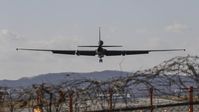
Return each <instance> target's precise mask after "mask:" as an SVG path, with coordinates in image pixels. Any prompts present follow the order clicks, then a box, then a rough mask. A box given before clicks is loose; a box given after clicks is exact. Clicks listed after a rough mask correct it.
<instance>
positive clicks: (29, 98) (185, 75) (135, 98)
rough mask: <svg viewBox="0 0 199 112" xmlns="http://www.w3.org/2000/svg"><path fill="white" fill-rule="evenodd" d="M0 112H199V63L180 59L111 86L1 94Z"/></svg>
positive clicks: (78, 83)
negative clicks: (37, 109) (34, 111)
mask: <svg viewBox="0 0 199 112" xmlns="http://www.w3.org/2000/svg"><path fill="white" fill-rule="evenodd" d="M0 107H1V108H0V112H32V111H33V109H34V108H41V111H39V112H105V111H109V112H115V111H120V112H122V111H133V112H176V111H181V112H187V111H188V112H197V111H199V57H197V56H186V57H175V58H173V59H171V60H168V61H165V62H163V63H162V64H160V65H158V66H155V67H153V68H152V69H148V70H144V71H137V72H135V73H132V74H129V75H128V76H125V77H115V78H112V79H109V80H106V81H98V80H92V79H78V80H66V81H65V82H64V83H62V84H60V85H51V84H45V83H43V84H37V85H33V86H32V87H29V88H17V89H16V88H6V87H1V88H0Z"/></svg>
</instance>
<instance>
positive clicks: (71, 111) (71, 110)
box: [69, 91, 73, 112]
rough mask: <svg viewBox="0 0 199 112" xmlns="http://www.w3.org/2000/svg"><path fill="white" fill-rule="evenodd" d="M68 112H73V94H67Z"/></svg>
mask: <svg viewBox="0 0 199 112" xmlns="http://www.w3.org/2000/svg"><path fill="white" fill-rule="evenodd" d="M69 112H73V92H71V91H70V92H69Z"/></svg>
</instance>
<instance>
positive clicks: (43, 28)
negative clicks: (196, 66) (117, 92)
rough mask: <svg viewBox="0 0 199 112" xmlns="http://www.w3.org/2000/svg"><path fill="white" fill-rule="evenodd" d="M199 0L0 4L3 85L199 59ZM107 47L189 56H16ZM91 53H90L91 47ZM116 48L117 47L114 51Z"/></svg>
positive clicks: (15, 0)
mask: <svg viewBox="0 0 199 112" xmlns="http://www.w3.org/2000/svg"><path fill="white" fill-rule="evenodd" d="M198 5H199V1H198V0H0V52H1V53H0V80H2V79H11V80H14V79H18V78H21V77H32V76H36V75H38V74H45V73H57V72H93V71H103V70H122V71H129V72H133V71H137V70H142V69H148V68H152V67H153V66H155V65H158V64H160V63H162V62H163V61H165V60H168V59H170V58H173V57H175V56H187V55H199V52H198V51H199V46H198V42H199V32H198V30H199V22H198V20H199V14H198V11H199V7H198ZM98 27H101V33H102V34H101V35H102V40H103V41H104V44H106V45H108V44H110V45H123V47H122V48H117V49H121V50H140V49H172V48H183V49H186V52H161V53H160V52H159V53H157V52H156V53H150V54H147V55H133V56H125V57H123V56H119V57H105V58H103V60H104V62H103V63H99V62H98V57H97V56H96V57H85V56H82V57H81V56H69V55H54V54H52V53H50V52H49V53H48V52H30V51H16V48H42V49H62V50H77V49H79V50H85V48H77V46H78V45H97V43H98ZM88 49H92V48H88ZM111 49H115V48H111Z"/></svg>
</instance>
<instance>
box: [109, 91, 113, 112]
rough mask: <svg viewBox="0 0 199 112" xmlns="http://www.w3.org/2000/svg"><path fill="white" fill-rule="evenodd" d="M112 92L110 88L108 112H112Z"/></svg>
mask: <svg viewBox="0 0 199 112" xmlns="http://www.w3.org/2000/svg"><path fill="white" fill-rule="evenodd" d="M112 101H113V91H112V89H111V88H109V112H112V110H113V102H112Z"/></svg>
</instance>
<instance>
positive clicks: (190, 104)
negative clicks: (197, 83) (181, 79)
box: [189, 86, 193, 112]
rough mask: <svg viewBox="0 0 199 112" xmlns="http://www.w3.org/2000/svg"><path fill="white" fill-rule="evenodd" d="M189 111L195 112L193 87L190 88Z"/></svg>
mask: <svg viewBox="0 0 199 112" xmlns="http://www.w3.org/2000/svg"><path fill="white" fill-rule="evenodd" d="M189 112H193V87H192V86H191V87H190V88H189Z"/></svg>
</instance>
